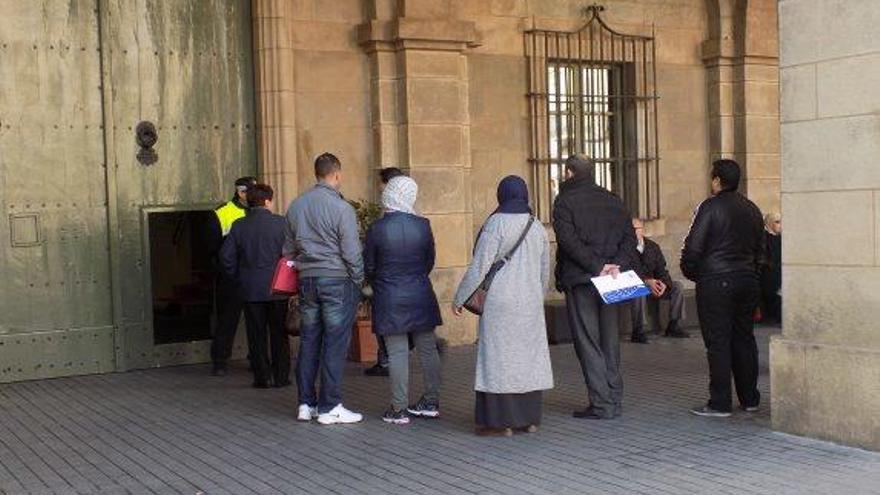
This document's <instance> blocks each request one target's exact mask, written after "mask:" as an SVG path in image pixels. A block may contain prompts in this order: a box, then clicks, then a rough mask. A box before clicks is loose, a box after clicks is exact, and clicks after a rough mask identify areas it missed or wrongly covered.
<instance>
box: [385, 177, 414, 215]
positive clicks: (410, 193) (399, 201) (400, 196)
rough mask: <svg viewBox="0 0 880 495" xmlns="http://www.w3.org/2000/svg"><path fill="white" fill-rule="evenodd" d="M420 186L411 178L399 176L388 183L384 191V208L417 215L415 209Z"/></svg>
mask: <svg viewBox="0 0 880 495" xmlns="http://www.w3.org/2000/svg"><path fill="white" fill-rule="evenodd" d="M418 194H419V185H418V184H416V181H414V180H412V179H410V178H409V177H406V176H403V175H399V176H397V177H394V178H393V179H391V180H389V181H388V184H386V185H385V190H384V191H382V208H384V209H385V211H400V212H403V213H409V214H412V215H417V213H416V210H415V208H414V206H415V204H416V196H418Z"/></svg>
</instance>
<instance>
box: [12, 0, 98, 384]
mask: <svg viewBox="0 0 880 495" xmlns="http://www.w3.org/2000/svg"><path fill="white" fill-rule="evenodd" d="M95 7H96V3H95V1H94V0H32V1H27V2H22V1H17V0H0V12H2V13H3V14H2V17H0V276H2V278H3V280H4V289H3V292H2V297H0V381H10V380H19V379H30V378H41V377H50V376H60V375H68V374H76V373H89V372H97V371H107V370H111V369H113V362H114V361H113V360H114V356H113V328H112V319H113V318H112V304H111V300H112V298H111V288H110V262H109V255H108V235H107V208H106V188H105V169H104V164H103V157H104V146H103V129H102V119H103V116H102V108H101V92H100V85H101V83H100V80H101V77H100V74H101V68H100V53H99V51H98V24H97V22H98V18H97V14H96V12H95Z"/></svg>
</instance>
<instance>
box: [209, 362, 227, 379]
mask: <svg viewBox="0 0 880 495" xmlns="http://www.w3.org/2000/svg"><path fill="white" fill-rule="evenodd" d="M227 374H229V370H227V369H226V365H225V364H215V365H214V366H213V367H212V368H211V376H226V375H227Z"/></svg>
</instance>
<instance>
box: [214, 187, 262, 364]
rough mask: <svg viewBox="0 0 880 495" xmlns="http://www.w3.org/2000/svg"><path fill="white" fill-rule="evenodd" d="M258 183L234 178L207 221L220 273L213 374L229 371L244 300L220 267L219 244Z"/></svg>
mask: <svg viewBox="0 0 880 495" xmlns="http://www.w3.org/2000/svg"><path fill="white" fill-rule="evenodd" d="M256 183H257V179H256V178H255V177H240V178H238V179H236V181H235V195H234V196H232V199H230V200H229V201H227V202H225V203H222V204H221V205H219V206H218V207H217V208H215V209H214V218H213V219H212V221H211V222H208V223H207V225H206V228H207V232H206V233H205V237H206V240H207V245H208V250H209V252H210V253H211V257H212V259H215V260H217V261H218V263H217V264H218V270H217V271H218V276H217V284H216V287H217V328H215V329H214V339H213V341H212V342H211V361H212V362H213V366H212V367H211V375H213V376H224V375H226V373H227V369H226V361H228V360H229V357H230V356H231V355H232V345H233V343H234V341H235V333H236V331H237V330H238V323H239V321H240V320H241V311H242V301H241V298H240V297H239V293H238V287H237V285H236V283H235V281H234V280H230V279H229V278H227V277H225V276H224V275H223V270H222V269H219V260H218V259H217V257H218V256H219V254H220V248H221V247H222V246H223V241H224V240H225V239H226V236H228V235H229V231H230V230H231V229H232V224H233V223H235V222H237V221H238V220H240V219H242V218H244V216H245V213H246V212H247V191H248V189H249V188H250V187H253V186H254V185H255V184H256Z"/></svg>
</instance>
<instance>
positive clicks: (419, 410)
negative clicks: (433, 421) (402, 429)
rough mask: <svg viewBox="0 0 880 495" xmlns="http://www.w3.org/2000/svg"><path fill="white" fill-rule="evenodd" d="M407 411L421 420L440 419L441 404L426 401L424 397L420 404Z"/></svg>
mask: <svg viewBox="0 0 880 495" xmlns="http://www.w3.org/2000/svg"><path fill="white" fill-rule="evenodd" d="M406 411H407V412H408V413H410V414H412V415H413V416H418V417H420V418H439V417H440V404H439V403H437V402H432V401H429V400H426V399H425V398H424V397H422V398H421V399H419V401H418V402H416V403H415V404H413V405H411V406H409V407H407V408H406Z"/></svg>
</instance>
